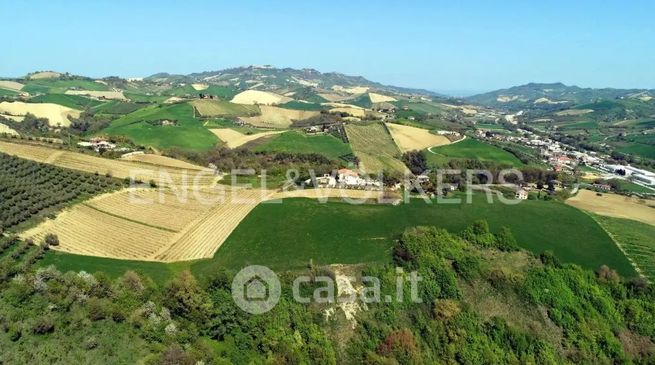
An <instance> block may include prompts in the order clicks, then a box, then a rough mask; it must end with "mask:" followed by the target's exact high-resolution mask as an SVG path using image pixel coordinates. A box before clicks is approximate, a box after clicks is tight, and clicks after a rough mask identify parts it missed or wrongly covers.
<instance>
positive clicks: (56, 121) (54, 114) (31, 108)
mask: <svg viewBox="0 0 655 365" xmlns="http://www.w3.org/2000/svg"><path fill="white" fill-rule="evenodd" d="M27 113H30V114H33V115H35V116H36V117H39V118H48V122H49V124H50V126H52V127H56V126H62V127H67V126H69V125H70V124H71V122H70V120H69V119H68V117H72V118H79V117H80V113H81V112H80V111H79V110H75V109H71V108H67V107H65V106H62V105H58V104H52V103H23V102H20V101H14V102H7V101H4V102H2V103H0V114H8V115H16V116H24V115H26V114H27Z"/></svg>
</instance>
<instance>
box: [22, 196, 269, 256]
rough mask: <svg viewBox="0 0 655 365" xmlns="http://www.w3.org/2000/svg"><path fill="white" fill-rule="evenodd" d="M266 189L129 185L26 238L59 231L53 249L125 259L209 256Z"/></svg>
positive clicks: (39, 238)
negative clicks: (184, 189) (184, 190)
mask: <svg viewBox="0 0 655 365" xmlns="http://www.w3.org/2000/svg"><path fill="white" fill-rule="evenodd" d="M178 193H179V192H178ZM266 194H268V192H266V191H264V193H263V194H262V192H260V191H255V190H232V189H230V188H227V189H226V190H209V189H205V190H203V191H200V192H199V193H198V195H196V194H194V193H193V192H187V195H186V196H185V197H180V196H179V195H176V194H175V193H174V192H172V191H160V190H157V189H147V190H135V189H127V190H122V191H120V192H116V193H111V194H104V195H102V196H99V197H96V198H94V199H91V200H89V201H87V202H85V203H81V204H77V205H75V206H74V207H72V208H70V209H68V210H66V211H64V212H62V213H61V214H59V215H58V216H57V217H56V218H55V219H53V220H48V221H46V222H43V223H41V224H40V225H39V226H37V227H35V228H33V229H30V230H28V231H26V232H24V233H23V234H22V237H23V238H30V237H32V238H34V239H35V241H36V242H41V241H42V240H43V238H44V237H45V235H46V234H48V233H54V234H56V235H57V236H58V237H59V241H60V244H59V246H57V247H53V249H56V250H61V251H65V252H69V253H75V254H82V255H92V256H100V257H110V258H117V259H124V260H139V261H162V262H173V261H186V260H195V259H201V258H208V257H211V256H212V255H213V254H214V252H216V250H217V249H218V248H219V247H220V246H221V244H222V243H223V242H224V241H225V240H226V239H227V237H228V236H229V235H230V233H232V231H233V230H234V229H235V228H236V227H237V225H238V224H239V223H240V222H241V220H243V219H244V218H245V217H246V215H248V213H249V212H250V211H251V210H252V209H253V208H254V207H255V206H257V204H259V203H260V202H261V201H262V200H264V199H266Z"/></svg>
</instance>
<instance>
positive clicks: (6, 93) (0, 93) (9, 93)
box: [0, 88, 18, 96]
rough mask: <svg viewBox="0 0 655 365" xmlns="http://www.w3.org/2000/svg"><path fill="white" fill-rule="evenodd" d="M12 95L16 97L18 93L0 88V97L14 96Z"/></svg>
mask: <svg viewBox="0 0 655 365" xmlns="http://www.w3.org/2000/svg"><path fill="white" fill-rule="evenodd" d="M14 95H18V93H17V92H16V91H14V90H8V89H2V88H0V96H14Z"/></svg>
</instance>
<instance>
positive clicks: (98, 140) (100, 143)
mask: <svg viewBox="0 0 655 365" xmlns="http://www.w3.org/2000/svg"><path fill="white" fill-rule="evenodd" d="M77 145H78V146H79V147H83V148H90V149H92V150H94V151H96V152H100V151H111V150H113V149H115V148H116V145H115V144H113V143H111V142H109V141H107V140H106V139H104V138H102V137H93V138H91V139H90V140H89V141H82V142H77Z"/></svg>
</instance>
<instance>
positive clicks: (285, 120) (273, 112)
mask: <svg viewBox="0 0 655 365" xmlns="http://www.w3.org/2000/svg"><path fill="white" fill-rule="evenodd" d="M259 109H260V110H261V115H258V116H255V117H249V118H242V119H243V120H244V121H245V122H246V123H248V124H251V125H254V126H257V127H264V128H288V127H289V126H291V124H293V122H295V121H299V120H305V119H309V118H312V117H315V116H318V115H319V114H320V112H317V111H309V110H293V109H284V108H278V107H274V106H266V105H262V106H260V107H259Z"/></svg>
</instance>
